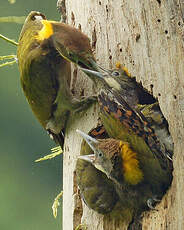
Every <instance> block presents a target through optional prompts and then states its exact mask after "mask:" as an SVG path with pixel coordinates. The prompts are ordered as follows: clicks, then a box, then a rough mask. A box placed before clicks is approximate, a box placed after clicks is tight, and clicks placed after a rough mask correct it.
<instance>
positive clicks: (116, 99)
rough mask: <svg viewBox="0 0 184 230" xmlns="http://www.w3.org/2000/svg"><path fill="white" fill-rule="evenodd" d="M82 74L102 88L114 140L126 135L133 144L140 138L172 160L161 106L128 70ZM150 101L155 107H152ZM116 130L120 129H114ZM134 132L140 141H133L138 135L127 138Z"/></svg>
mask: <svg viewBox="0 0 184 230" xmlns="http://www.w3.org/2000/svg"><path fill="white" fill-rule="evenodd" d="M82 70H83V71H84V72H86V73H87V74H88V75H90V78H94V79H95V81H96V82H97V81H99V83H100V84H101V85H102V87H101V90H100V92H99V94H98V101H99V105H100V108H101V115H100V116H101V118H102V123H103V125H104V127H105V129H106V130H107V132H108V134H109V135H110V136H111V137H115V138H119V137H118V136H119V135H120V138H122V135H124V137H123V138H124V140H125V141H126V140H127V141H128V142H132V143H131V144H133V143H135V141H134V140H135V139H136V138H137V137H138V136H139V137H142V138H143V139H144V140H145V142H146V143H147V145H148V146H149V148H150V149H151V151H152V152H154V153H155V154H157V156H158V157H160V158H161V157H163V159H164V158H165V157H164V156H167V157H168V158H171V157H172V154H173V141H172V137H171V136H170V133H169V130H168V123H167V121H166V120H165V118H164V116H163V114H162V112H161V110H160V107H159V105H158V102H155V100H154V98H153V97H152V96H151V95H149V93H148V92H147V91H145V90H144V89H143V87H142V86H141V85H140V84H138V83H137V82H136V81H135V78H132V77H131V75H130V74H129V73H128V71H127V70H126V68H124V67H122V66H121V65H119V64H118V68H116V69H115V70H105V69H103V72H102V71H101V72H97V71H93V70H88V69H82ZM142 97H143V98H144V99H143V98H142ZM145 98H147V99H145ZM149 101H150V102H151V104H148V102H149ZM145 103H146V104H145ZM141 104H142V105H141ZM148 121H150V122H148ZM118 123H119V124H118ZM115 126H116V127H117V129H115V128H112V127H115ZM119 129H121V132H119V131H120V130H119ZM125 130H126V131H125ZM132 131H133V133H136V134H137V137H136V138H134V137H133V136H134V135H129V134H128V137H127V136H126V135H127V133H129V132H130V133H131V132H132ZM123 132H124V134H123ZM127 138H128V139H127ZM130 139H132V140H130ZM135 145H136V144H135Z"/></svg>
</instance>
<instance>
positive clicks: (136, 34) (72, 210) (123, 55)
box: [63, 0, 184, 230]
mask: <svg viewBox="0 0 184 230" xmlns="http://www.w3.org/2000/svg"><path fill="white" fill-rule="evenodd" d="M65 3H66V15H67V22H68V23H69V24H72V25H73V26H75V27H76V28H81V30H82V31H83V32H84V33H85V34H87V35H88V36H89V38H90V39H91V44H92V47H93V49H94V53H95V57H96V59H97V61H98V63H100V64H101V65H102V66H104V67H110V68H112V67H113V66H114V64H115V63H116V62H117V61H120V62H121V63H122V64H124V65H125V66H126V67H127V68H128V70H129V72H130V73H131V74H132V75H134V76H136V79H137V81H138V82H140V81H141V82H142V84H143V86H144V87H145V88H147V89H148V90H149V91H151V92H152V93H153V95H154V96H155V97H157V98H158V101H159V103H160V107H161V109H162V112H163V114H164V116H165V118H166V119H167V121H168V123H169V129H170V132H171V135H172V137H173V140H174V157H173V163H174V171H173V175H174V179H173V183H172V186H171V188H170V189H169V191H168V193H167V194H166V195H165V197H164V198H163V199H162V201H161V203H160V204H159V205H158V206H157V207H156V208H157V209H158V211H149V212H146V213H144V214H143V221H142V229H149V230H150V229H154V230H158V229H159V230H162V229H164V230H165V229H170V230H173V229H178V230H180V229H181V230H182V229H184V196H183V191H184V167H183V165H184V115H183V114H184V77H183V76H184V59H183V54H184V41H183V39H184V22H183V18H184V15H183V14H184V4H183V3H182V2H180V1H177V0H168V1H162V0H151V1H143V0H137V1H131V0H130V1H126V0H114V1H113V0H103V1H100V0H88V1H86V0H77V1H74V0H65ZM73 72H74V76H73V77H74V78H75V79H76V77H77V73H78V71H76V69H75V70H74V71H73ZM81 75H82V74H81V72H80V76H81ZM77 79H78V77H77ZM80 81H82V84H81V82H79V83H77V84H76V85H75V87H76V88H78V89H80V88H81V85H85V86H86V87H85V89H84V92H85V93H87V94H90V93H94V91H93V90H92V82H90V80H87V78H85V77H82V80H81V77H80ZM97 120H98V108H97V105H95V106H93V107H91V108H90V109H89V110H88V111H86V112H85V113H83V114H80V115H78V116H75V117H71V118H70V120H69V122H68V126H67V133H66V140H65V148H64V150H65V152H64V163H63V166H64V173H63V184H64V185H63V190H64V195H63V229H64V230H72V229H75V228H76V226H78V225H79V224H80V223H83V224H85V225H87V229H88V230H94V229H95V230H115V229H116V230H118V229H121V230H122V229H127V226H128V225H127V224H126V223H123V222H122V223H116V222H115V221H113V220H108V219H107V218H104V217H103V216H102V215H99V214H97V213H95V212H94V211H92V210H89V209H88V208H87V207H86V206H85V204H84V203H83V202H82V203H81V201H80V199H79V195H78V190H77V185H76V181H75V173H74V170H75V164H76V160H77V156H78V155H79V153H80V145H81V137H80V136H79V135H77V134H76V132H75V130H76V129H77V128H79V129H81V130H83V131H84V132H88V131H89V130H90V129H91V128H92V127H95V125H96V124H97Z"/></svg>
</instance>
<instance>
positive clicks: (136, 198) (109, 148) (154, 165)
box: [76, 130, 172, 219]
mask: <svg viewBox="0 0 184 230" xmlns="http://www.w3.org/2000/svg"><path fill="white" fill-rule="evenodd" d="M78 132H79V133H80V135H81V136H82V137H83V138H84V140H85V141H86V142H87V143H88V145H89V146H90V148H91V149H92V150H93V153H92V154H89V155H82V156H79V159H80V160H83V161H86V162H89V163H91V164H92V165H93V166H94V167H96V169H97V170H99V171H101V172H103V173H104V175H106V176H107V178H108V179H109V180H111V181H112V183H113V186H114V188H115V190H116V193H117V195H118V200H117V201H116V205H115V206H114V208H113V209H112V210H111V212H112V213H113V214H115V213H116V208H117V207H119V208H118V211H119V212H120V213H118V216H121V218H125V219H127V216H126V215H128V216H129V217H130V215H131V218H133V217H137V216H139V215H140V214H141V212H142V211H144V210H147V209H148V207H149V208H153V204H154V203H155V202H158V201H159V200H160V199H161V198H162V196H163V195H164V194H165V192H166V190H167V189H168V187H169V186H170V184H171V180H172V167H171V168H170V167H169V166H168V167H167V168H163V167H162V166H161V164H160V159H158V158H156V157H155V155H154V154H153V153H152V152H151V151H150V149H149V148H148V147H147V146H146V145H144V144H143V145H142V148H139V147H138V148H137V149H135V148H133V147H132V146H131V144H130V143H128V142H127V141H123V139H114V138H105V139H95V138H94V137H91V136H89V135H87V134H85V133H83V132H82V131H80V130H78ZM85 153H87V152H85ZM89 153H90V151H89ZM81 164H83V165H84V164H85V163H81ZM76 170H78V169H76ZM79 171H80V170H79ZM84 172H85V174H84V175H82V174H81V175H80V178H82V177H85V178H87V177H88V171H84ZM94 175H95V174H94ZM90 178H93V177H92V176H91V175H90ZM80 180H81V179H80ZM86 180H87V179H86ZM93 181H96V178H95V176H94V178H93ZM94 183H95V182H94ZM80 186H81V185H80V184H79V187H80ZM84 186H85V185H84ZM85 188H86V191H87V186H85ZM97 188H98V187H96V189H97ZM83 189H84V188H83ZM95 192H97V190H95ZM87 195H88V194H87V193H86V197H87ZM104 202H105V201H104ZM104 204H105V203H104ZM96 206H97V204H96V203H95V207H96ZM91 208H92V207H91ZM93 209H94V208H93ZM94 210H95V209H94ZM121 210H122V213H121ZM115 216H117V214H115Z"/></svg>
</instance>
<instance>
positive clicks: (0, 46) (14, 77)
mask: <svg viewBox="0 0 184 230" xmlns="http://www.w3.org/2000/svg"><path fill="white" fill-rule="evenodd" d="M31 10H37V11H41V12H42V13H44V14H45V15H46V16H47V18H48V19H53V20H59V19H60V15H59V13H58V12H57V10H56V1H50V0H44V1H39V0H29V1H25V0H16V2H15V3H14V4H10V3H9V2H8V0H1V7H0V16H1V17H5V16H26V15H27V14H28V13H29V12H30V11H31ZM21 27H22V25H21V24H15V23H0V33H1V34H3V35H5V36H7V37H9V38H12V39H15V40H16V41H18V37H19V33H20V30H21ZM15 53H16V47H15V46H13V45H11V44H8V43H7V42H5V41H3V40H1V39H0V55H1V56H2V55H8V54H15ZM54 146H55V144H54V143H53V142H52V141H51V140H50V139H49V137H48V135H47V134H46V132H45V131H44V130H43V129H42V128H41V126H40V125H39V123H38V122H37V120H36V119H35V117H34V116H33V114H32V112H31V110H30V108H29V106H28V104H27V101H26V99H25V97H24V95H23V92H22V89H21V87H20V81H19V72H18V68H17V64H14V65H13V66H9V67H3V68H0V183H1V184H0V229H2V230H10V229H13V230H42V229H44V230H51V229H52V230H61V225H62V223H61V222H62V221H61V208H59V213H58V217H57V219H56V220H55V219H54V218H53V216H52V210H51V206H52V203H53V200H54V198H55V196H56V195H57V194H58V193H59V192H60V190H61V189H62V168H61V167H62V166H61V165H62V159H61V157H57V158H55V159H52V160H48V161H44V162H40V163H34V160H35V159H37V158H40V157H41V156H43V155H45V154H49V153H50V149H51V148H52V147H54Z"/></svg>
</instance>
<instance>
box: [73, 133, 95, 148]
mask: <svg viewBox="0 0 184 230" xmlns="http://www.w3.org/2000/svg"><path fill="white" fill-rule="evenodd" d="M76 132H77V133H79V134H80V135H81V136H82V137H83V138H84V140H85V141H86V142H87V143H88V145H89V146H90V148H91V149H92V150H93V151H94V152H96V145H97V144H98V141H97V140H96V139H95V138H93V137H90V136H89V135H87V134H85V133H84V132H82V131H81V130H79V129H77V130H76Z"/></svg>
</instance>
